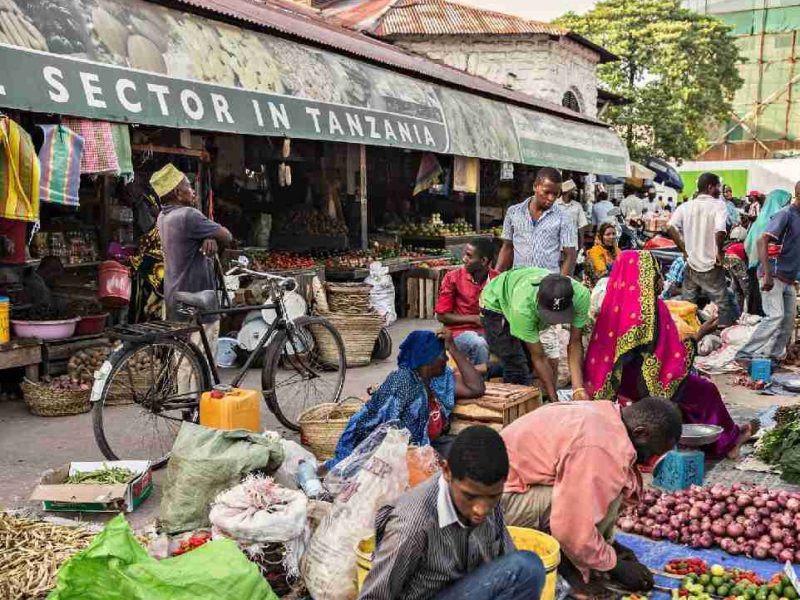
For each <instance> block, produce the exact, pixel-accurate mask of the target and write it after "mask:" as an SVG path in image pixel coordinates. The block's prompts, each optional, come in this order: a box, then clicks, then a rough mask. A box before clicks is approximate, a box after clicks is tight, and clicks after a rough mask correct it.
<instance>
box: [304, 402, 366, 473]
mask: <svg viewBox="0 0 800 600" xmlns="http://www.w3.org/2000/svg"><path fill="white" fill-rule="evenodd" d="M363 405H364V401H363V400H361V399H360V398H347V399H345V400H344V401H343V402H340V403H338V404H336V403H334V402H327V403H325V404H319V405H317V406H314V407H312V408H309V409H308V410H307V411H305V412H304V413H303V414H301V415H300V418H299V419H298V420H299V422H300V443H302V444H303V446H305V447H306V448H308V449H309V450H311V452H312V453H313V454H314V456H316V457H317V458H318V459H319V460H320V461H323V460H328V459H329V458H333V455H334V454H335V453H336V443H337V442H338V441H339V437H340V436H341V435H342V432H343V431H344V428H345V427H346V426H347V422H348V421H349V420H350V417H352V416H353V415H354V414H356V413H357V412H358V411H359V409H360V408H361V407H362V406H363Z"/></svg>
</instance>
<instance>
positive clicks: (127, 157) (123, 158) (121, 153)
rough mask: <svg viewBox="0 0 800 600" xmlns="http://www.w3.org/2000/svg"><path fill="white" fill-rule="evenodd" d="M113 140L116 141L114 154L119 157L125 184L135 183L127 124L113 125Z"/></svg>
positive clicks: (118, 162) (121, 174)
mask: <svg viewBox="0 0 800 600" xmlns="http://www.w3.org/2000/svg"><path fill="white" fill-rule="evenodd" d="M111 138H112V139H113V140H114V152H115V153H116V155H117V164H118V165H119V172H118V173H117V174H118V175H119V176H120V177H122V180H123V181H124V182H125V183H130V182H131V181H133V151H132V150H131V134H130V130H129V129H128V125H127V124H125V123H112V124H111Z"/></svg>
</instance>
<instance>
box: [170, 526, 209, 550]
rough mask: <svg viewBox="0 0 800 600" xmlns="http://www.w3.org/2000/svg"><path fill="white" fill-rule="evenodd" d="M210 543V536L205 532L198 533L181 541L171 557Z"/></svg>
mask: <svg viewBox="0 0 800 600" xmlns="http://www.w3.org/2000/svg"><path fill="white" fill-rule="evenodd" d="M210 541H211V534H210V533H209V532H207V531H198V532H197V533H194V534H192V535H191V536H189V537H188V538H186V539H184V540H181V543H180V545H179V546H178V547H177V548H176V549H175V550H174V551H173V552H172V556H180V555H181V554H186V553H187V552H191V551H192V550H194V549H196V548H199V547H200V546H202V545H204V544H206V543H208V542H210Z"/></svg>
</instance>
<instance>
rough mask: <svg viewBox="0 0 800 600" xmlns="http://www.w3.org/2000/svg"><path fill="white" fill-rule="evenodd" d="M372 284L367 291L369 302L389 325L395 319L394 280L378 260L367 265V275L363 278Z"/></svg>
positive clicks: (385, 323)
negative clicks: (368, 291) (370, 288)
mask: <svg viewBox="0 0 800 600" xmlns="http://www.w3.org/2000/svg"><path fill="white" fill-rule="evenodd" d="M364 283H368V284H370V285H371V286H372V290H371V291H370V293H369V304H370V306H371V307H372V308H373V309H375V312H377V313H378V314H379V315H380V316H381V317H382V318H383V324H384V325H391V324H392V323H394V322H395V321H396V320H397V313H396V312H395V310H394V282H393V281H392V276H391V275H389V269H388V268H387V267H384V266H383V265H382V264H381V263H380V262H377V261H376V262H373V263H370V265H369V276H368V277H367V278H366V279H365V280H364Z"/></svg>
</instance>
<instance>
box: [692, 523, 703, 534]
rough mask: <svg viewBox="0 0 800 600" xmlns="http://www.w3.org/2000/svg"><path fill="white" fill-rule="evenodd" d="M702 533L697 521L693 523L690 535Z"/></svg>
mask: <svg viewBox="0 0 800 600" xmlns="http://www.w3.org/2000/svg"><path fill="white" fill-rule="evenodd" d="M700 531H701V530H700V525H699V524H698V523H697V521H692V524H691V525H689V533H693V534H694V533H700Z"/></svg>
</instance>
